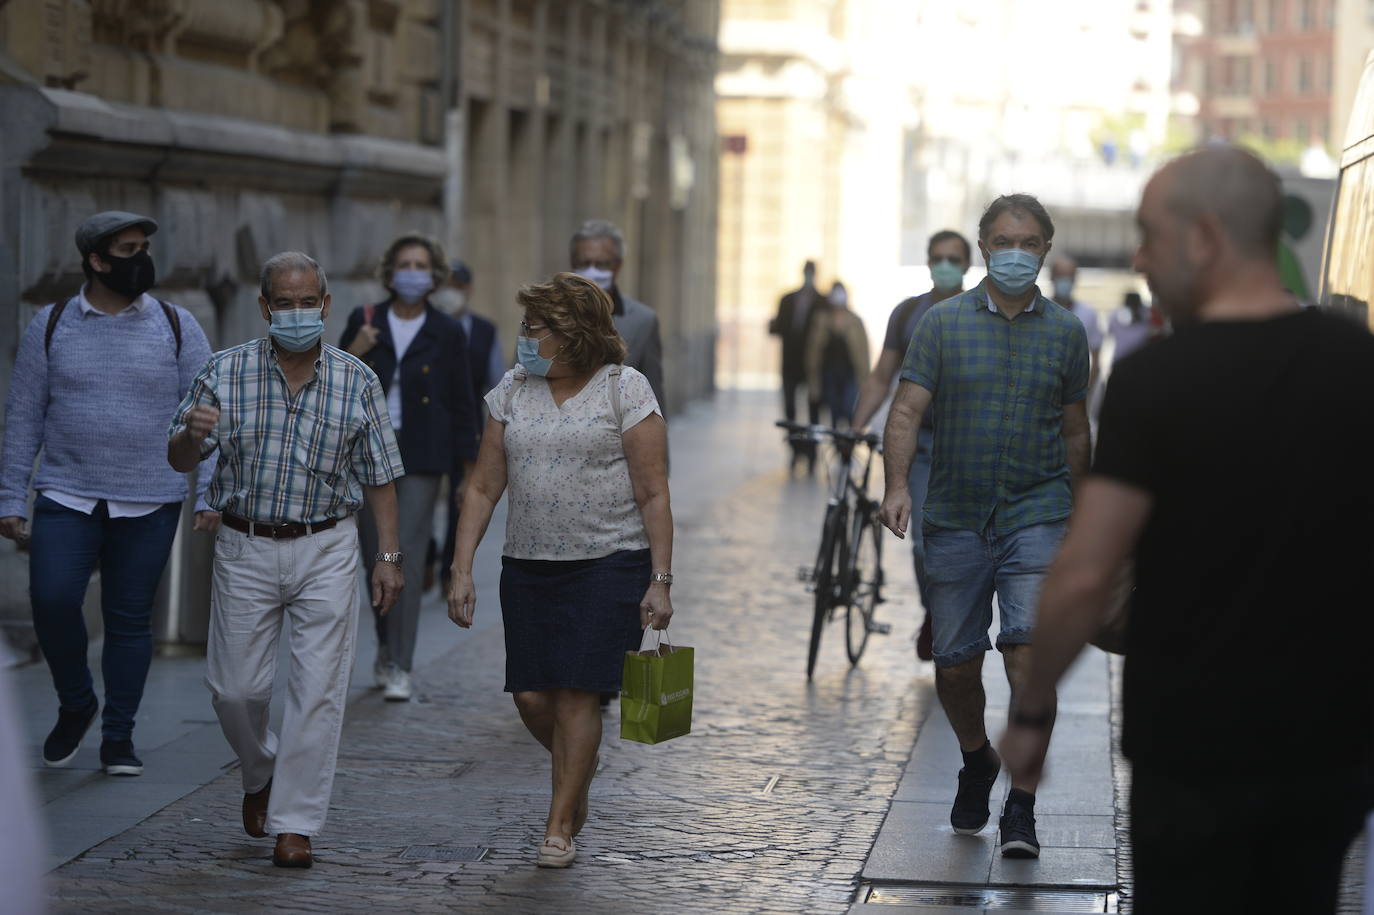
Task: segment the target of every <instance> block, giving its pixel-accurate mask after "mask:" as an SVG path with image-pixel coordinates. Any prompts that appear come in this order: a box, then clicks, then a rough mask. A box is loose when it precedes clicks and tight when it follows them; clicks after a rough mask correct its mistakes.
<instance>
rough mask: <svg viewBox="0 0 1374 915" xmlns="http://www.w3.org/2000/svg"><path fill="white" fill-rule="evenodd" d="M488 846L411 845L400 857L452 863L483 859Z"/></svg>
mask: <svg viewBox="0 0 1374 915" xmlns="http://www.w3.org/2000/svg"><path fill="white" fill-rule="evenodd" d="M490 851H491V849H490V848H484V847H482V846H481V845H411V846H410V847H408V848H407V849H406V850H405V851H403V852H401V857H402V858H407V859H409V860H411V861H442V862H444V863H445V864H453V863H456V862H460V861H483V860H485V859H486V857H487V853H488V852H490Z"/></svg>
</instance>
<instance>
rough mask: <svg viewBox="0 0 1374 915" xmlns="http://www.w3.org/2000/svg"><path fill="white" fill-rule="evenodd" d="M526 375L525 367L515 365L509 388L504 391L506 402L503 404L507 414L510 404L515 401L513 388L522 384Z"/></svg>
mask: <svg viewBox="0 0 1374 915" xmlns="http://www.w3.org/2000/svg"><path fill="white" fill-rule="evenodd" d="M528 377H529V373H528V372H526V371H525V367H524V366H523V365H516V367H515V371H514V372H513V373H512V374H511V380H510V388H509V389H508V390H507V391H506V402H505V404H504V405H503V409H504V410H505V413H506V415H507V416H510V415H511V409H510V408H511V404H512V403H514V402H515V389H516V388H518V387H520V385H522V384H524V383H525V379H526V378H528Z"/></svg>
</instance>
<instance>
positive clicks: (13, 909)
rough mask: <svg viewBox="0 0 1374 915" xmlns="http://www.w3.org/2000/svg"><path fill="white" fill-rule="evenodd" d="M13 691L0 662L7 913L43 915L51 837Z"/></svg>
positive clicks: (0, 842) (1, 838)
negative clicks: (25, 750)
mask: <svg viewBox="0 0 1374 915" xmlns="http://www.w3.org/2000/svg"><path fill="white" fill-rule="evenodd" d="M13 696H14V692H13V687H12V684H11V680H10V676H9V671H8V670H6V669H5V668H4V667H0V797H3V798H4V799H5V819H6V821H7V822H6V823H5V831H4V832H3V833H0V887H3V888H4V893H5V902H4V906H3V908H4V910H5V912H6V913H7V915H42V913H44V912H46V911H48V905H47V899H46V896H47V894H46V892H45V889H46V888H45V886H44V883H45V882H46V881H45V880H44V879H43V873H44V871H46V870H47V868H48V865H47V863H46V859H47V857H48V841H47V836H46V835H44V832H43V824H42V822H41V821H40V820H39V815H38V792H37V790H35V787H34V784H33V782H32V780H31V779H30V778H29V765H28V763H27V762H26V761H25V760H24V758H23V754H22V753H21V748H22V747H23V746H24V745H25V744H26V743H27V740H26V735H25V734H24V732H23V729H22V728H21V727H20V725H19V717H18V715H16V714H15V707H14V702H13Z"/></svg>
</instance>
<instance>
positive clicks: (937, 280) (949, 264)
mask: <svg viewBox="0 0 1374 915" xmlns="http://www.w3.org/2000/svg"><path fill="white" fill-rule="evenodd" d="M930 280H931V282H933V283H934V284H935V288H936V289H940V290H944V291H949V290H951V289H958V288H959V287H960V286H962V285H964V270H963V268H962V267H959V266H958V265H956V264H955V263H954V262H953V261H947V260H938V261H936V262H935V263H933V264H931V265H930Z"/></svg>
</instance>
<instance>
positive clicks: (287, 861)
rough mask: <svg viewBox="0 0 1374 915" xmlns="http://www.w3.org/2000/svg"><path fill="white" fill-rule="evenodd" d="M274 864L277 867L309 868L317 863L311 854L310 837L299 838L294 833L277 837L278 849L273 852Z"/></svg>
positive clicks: (286, 833) (285, 833)
mask: <svg viewBox="0 0 1374 915" xmlns="http://www.w3.org/2000/svg"><path fill="white" fill-rule="evenodd" d="M272 863H273V864H275V865H276V866H277V867H309V866H310V865H312V864H314V863H315V858H314V856H313V855H311V853H310V837H309V836H298V835H296V834H295V833H294V832H284V833H282V834H281V835H279V836H277V849H276V851H274V852H272Z"/></svg>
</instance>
